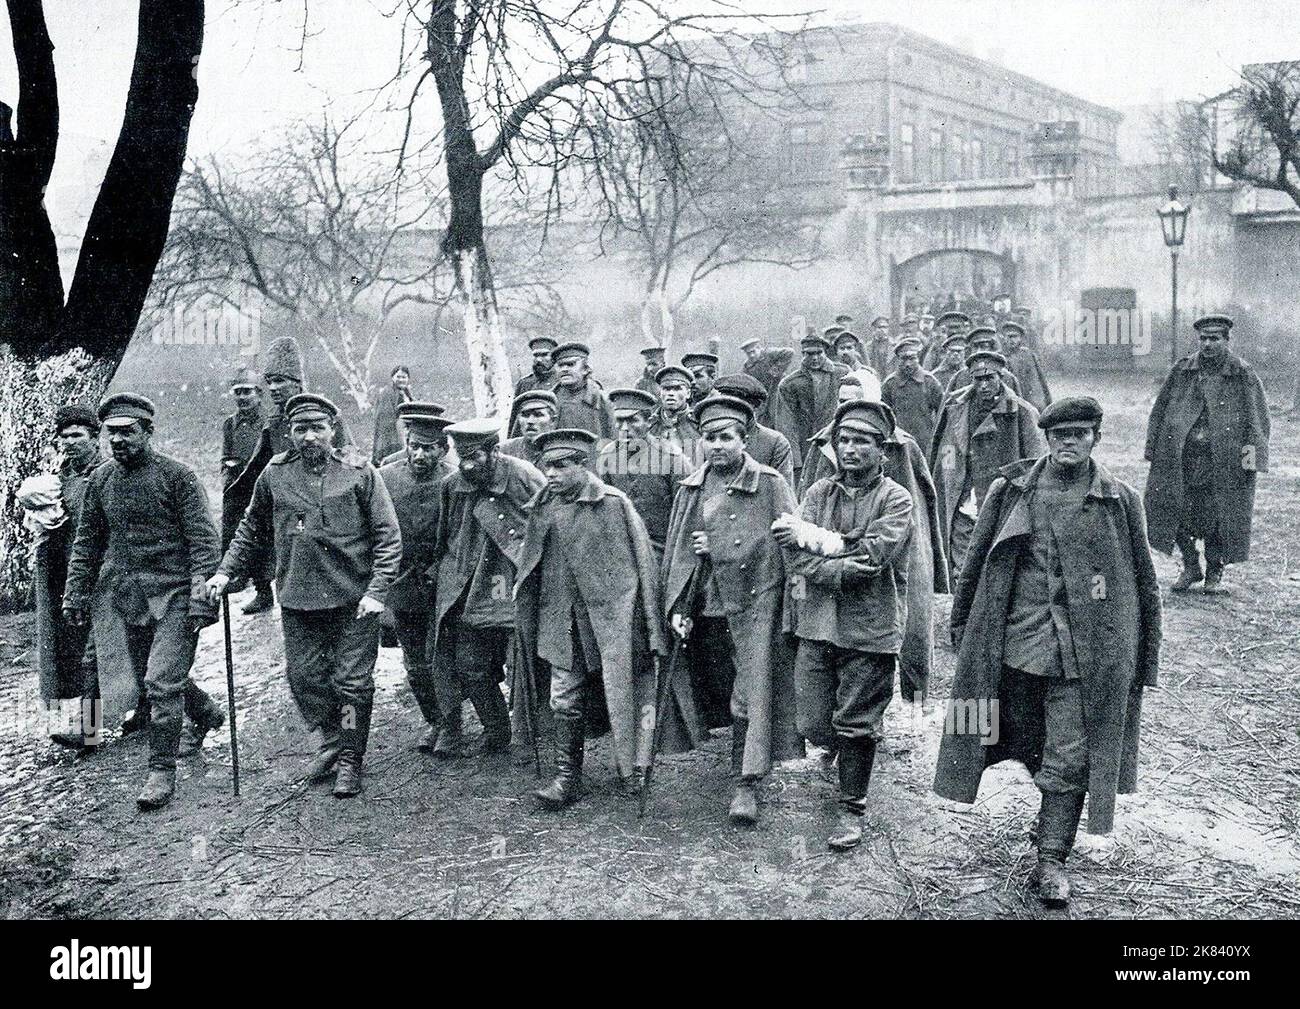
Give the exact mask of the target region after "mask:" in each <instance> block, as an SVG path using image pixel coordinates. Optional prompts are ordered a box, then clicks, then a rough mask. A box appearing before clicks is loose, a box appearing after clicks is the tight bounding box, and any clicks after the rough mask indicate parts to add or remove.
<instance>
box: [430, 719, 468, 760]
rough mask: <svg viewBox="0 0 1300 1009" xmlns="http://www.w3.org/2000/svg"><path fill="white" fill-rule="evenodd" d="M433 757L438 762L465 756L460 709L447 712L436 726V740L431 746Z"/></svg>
mask: <svg viewBox="0 0 1300 1009" xmlns="http://www.w3.org/2000/svg"><path fill="white" fill-rule="evenodd" d="M433 755H434V756H435V757H437V758H438V759H440V760H454V759H455V758H457V757H463V756H465V737H464V734H463V732H462V730H461V715H460V709H459V708H457V709H456V710H455V711H448V712H446V713H444V714H443V716H442V723H441V724H440V725H439V726H438V739H437V741H436V742H435V743H434V744H433Z"/></svg>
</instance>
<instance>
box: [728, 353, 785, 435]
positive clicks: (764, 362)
mask: <svg viewBox="0 0 1300 1009" xmlns="http://www.w3.org/2000/svg"><path fill="white" fill-rule="evenodd" d="M740 349H741V350H742V351H744V353H745V364H744V366H743V367H742V369H741V370H742V371H743V372H744V373H745V374H746V375H748V376H750V378H754V379H757V380H758V381H759V382H760V383H762V386H763V389H764V390H765V391H766V392H767V399H766V401H765V402H764V403H763V407H762V409H761V410H759V411H758V413H757V414H756V419H757V421H758V423H760V424H765V425H767V426H768V427H772V426H773V424H772V405H773V404H774V403H775V402H776V389H777V386H779V385H780V384H781V379H783V378H785V374H786V372H788V371H789V370H790V365H791V364H792V363H793V362H794V350H793V348H791V347H766V346H764V345H763V341H762V340H760V339H758V338H757V337H751V338H750V339H748V340H746V341H745V342H744V343H742V344H741V345H740Z"/></svg>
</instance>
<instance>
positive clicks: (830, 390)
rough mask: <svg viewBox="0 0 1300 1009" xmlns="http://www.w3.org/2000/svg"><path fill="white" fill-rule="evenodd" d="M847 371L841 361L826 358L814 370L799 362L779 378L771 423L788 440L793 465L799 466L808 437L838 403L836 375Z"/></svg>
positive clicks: (827, 421)
mask: <svg viewBox="0 0 1300 1009" xmlns="http://www.w3.org/2000/svg"><path fill="white" fill-rule="evenodd" d="M847 374H848V369H847V368H846V367H844V365H842V364H835V363H834V362H831V361H829V360H828V361H827V362H826V364H825V365H824V366H823V367H821V368H818V369H816V370H813V369H810V368H808V367H807V366H805V365H801V366H800V367H799V368H798V369H797V370H796V371H792V372H791V373H790V374H789V375H786V377H785V378H783V379H782V380H781V384H780V386H779V387H778V388H777V391H776V403H775V405H774V406H773V417H774V418H775V427H776V429H777V430H778V431H780V432H781V433H782V434H783V435H785V436H786V438H787V439H788V440H789V442H790V448H791V449H792V450H793V451H794V468H795V469H796V470H799V469H802V468H803V453H804V450H805V449H806V448H807V447H808V439H809V438H811V437H812V436H813V435H814V434H816V433H817V432H818V431H820V430H821V429H822V428H823V427H825V426H826V425H827V424H829V423H830V422H831V420H832V419H833V418H834V416H835V407H836V406H837V405H838V404H839V396H840V379H841V378H842V377H843V376H844V375H847Z"/></svg>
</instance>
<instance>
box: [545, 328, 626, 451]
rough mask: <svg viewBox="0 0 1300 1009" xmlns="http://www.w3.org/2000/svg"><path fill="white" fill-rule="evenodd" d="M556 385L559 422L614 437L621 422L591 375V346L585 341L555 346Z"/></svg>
mask: <svg viewBox="0 0 1300 1009" xmlns="http://www.w3.org/2000/svg"><path fill="white" fill-rule="evenodd" d="M552 356H553V357H554V358H555V375H556V384H555V387H554V389H553V390H552V391H553V392H554V393H555V399H556V402H557V404H558V406H559V417H558V419H557V420H556V424H557V425H558V426H560V427H579V428H582V429H583V430H584V431H590V432H591V433H592V434H594V435H595V436H596V437H598V438H613V437H614V431H615V429H616V427H617V425H616V424H615V423H614V410H613V408H612V407H611V406H610V405H609V397H607V396H606V395H605V393H604V391H603V390H602V389H600V388H599V386H598V384H597V383H596V382H595V381H594V380H593V379H592V377H591V364H590V363H589V358H590V357H591V349H590V348H589V347H588V346H587V345H586V344H585V343H578V342H577V341H574V342H572V343H562V344H560V345H559V346H558V347H556V348H555V352H554V354H553V355H552Z"/></svg>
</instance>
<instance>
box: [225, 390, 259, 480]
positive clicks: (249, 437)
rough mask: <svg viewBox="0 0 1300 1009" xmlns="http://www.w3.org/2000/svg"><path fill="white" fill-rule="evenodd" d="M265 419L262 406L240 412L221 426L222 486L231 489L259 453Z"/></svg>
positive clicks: (231, 416) (232, 415)
mask: <svg viewBox="0 0 1300 1009" xmlns="http://www.w3.org/2000/svg"><path fill="white" fill-rule="evenodd" d="M263 423H264V418H263V415H262V407H261V406H260V405H258V406H256V407H254V409H252V410H238V411H236V412H235V413H232V414H231V415H230V416H229V417H227V418H226V419H225V421H224V422H223V423H222V425H221V486H222V487H229V486H230V485H231V484H232V483H234V482H235V478H236V477H238V476H239V474H240V473H242V472H243V471H244V467H245V466H247V465H248V460H249V459H251V458H253V453H254V452H256V451H257V441H258V438H259V437H260V436H261V434H262V424H263Z"/></svg>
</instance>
